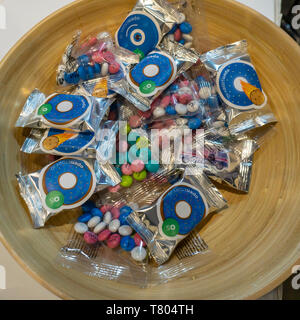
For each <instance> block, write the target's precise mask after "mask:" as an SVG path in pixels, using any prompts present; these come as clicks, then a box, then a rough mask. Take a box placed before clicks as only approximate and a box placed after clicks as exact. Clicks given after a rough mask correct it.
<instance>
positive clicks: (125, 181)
mask: <svg viewBox="0 0 300 320" xmlns="http://www.w3.org/2000/svg"><path fill="white" fill-rule="evenodd" d="M132 183H133V179H132V177H131V176H122V182H121V183H120V185H121V186H122V187H125V188H128V187H130V186H131V185H132Z"/></svg>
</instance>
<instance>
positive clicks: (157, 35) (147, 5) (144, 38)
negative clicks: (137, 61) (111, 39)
mask: <svg viewBox="0 0 300 320" xmlns="http://www.w3.org/2000/svg"><path fill="white" fill-rule="evenodd" d="M183 21H184V16H183V15H182V14H181V13H179V12H178V11H177V10H175V8H173V7H172V6H171V5H170V4H169V3H168V1H165V0H150V1H149V0H147V1H146V0H138V1H137V3H136V5H135V7H134V8H133V9H132V11H131V12H130V14H129V15H128V16H127V18H126V19H125V21H124V22H123V23H122V25H121V26H120V28H119V29H118V31H117V32H116V35H115V40H116V44H117V45H118V46H120V47H123V48H125V49H128V50H130V51H132V52H135V53H136V54H138V55H139V56H140V58H141V59H143V58H144V57H145V56H146V55H147V54H148V53H150V52H151V51H153V50H154V49H155V48H156V47H157V45H158V44H159V43H160V42H161V39H162V38H163V36H164V35H165V34H167V33H168V32H169V31H171V30H172V28H173V27H174V25H175V24H177V23H180V22H183Z"/></svg>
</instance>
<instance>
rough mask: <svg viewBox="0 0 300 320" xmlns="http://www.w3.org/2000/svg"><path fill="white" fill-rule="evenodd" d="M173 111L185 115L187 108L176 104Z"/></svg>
mask: <svg viewBox="0 0 300 320" xmlns="http://www.w3.org/2000/svg"><path fill="white" fill-rule="evenodd" d="M175 110H176V112H177V113H178V114H180V115H185V114H186V113H187V107H186V106H185V105H184V104H181V103H177V104H176V106H175Z"/></svg>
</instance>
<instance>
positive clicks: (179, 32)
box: [174, 28, 182, 41]
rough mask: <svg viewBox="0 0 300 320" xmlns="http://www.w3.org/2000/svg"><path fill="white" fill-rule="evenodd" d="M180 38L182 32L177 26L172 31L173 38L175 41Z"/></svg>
mask: <svg viewBox="0 0 300 320" xmlns="http://www.w3.org/2000/svg"><path fill="white" fill-rule="evenodd" d="M181 38H182V34H181V31H180V29H179V28H178V29H177V30H176V31H175V32H174V39H175V41H179V40H181Z"/></svg>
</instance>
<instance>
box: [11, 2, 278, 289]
mask: <svg viewBox="0 0 300 320" xmlns="http://www.w3.org/2000/svg"><path fill="white" fill-rule="evenodd" d="M198 3H199V1H198ZM193 5H194V1H188V2H185V1H181V2H180V3H175V4H174V3H173V4H170V3H168V2H167V1H166V0H147V1H146V0H138V2H137V3H136V5H135V7H134V8H133V9H132V11H131V12H130V13H129V14H128V16H127V17H126V18H125V20H124V22H123V23H122V24H121V26H120V27H119V28H118V30H117V31H116V33H115V35H114V38H112V36H111V35H110V34H109V33H107V32H105V31H103V30H99V33H96V34H94V35H89V36H88V37H86V38H84V39H82V37H81V31H76V32H75V33H74V36H73V38H72V39H71V40H70V43H69V45H68V46H67V48H66V50H65V52H64V54H63V56H62V60H61V63H60V65H59V66H58V68H57V91H56V92H55V93H50V95H49V93H47V95H46V94H45V93H43V92H41V91H39V90H38V89H35V90H34V91H33V92H32V93H31V94H30V96H29V97H28V99H27V101H26V103H25V105H24V107H23V109H22V111H21V114H20V116H19V118H18V120H17V123H16V127H24V128H25V127H27V128H31V131H30V133H29V135H28V136H27V138H26V140H25V142H24V144H23V146H22V147H21V151H22V152H23V153H26V154H44V155H45V156H46V155H47V156H48V157H49V156H50V157H51V159H52V162H51V163H49V164H48V165H46V166H45V167H44V168H42V169H40V170H39V171H38V172H33V173H29V174H28V173H26V174H24V173H19V174H17V180H18V184H19V188H20V192H21V195H22V197H23V199H24V201H25V202H26V204H27V206H28V210H29V212H30V215H31V218H32V221H33V225H34V227H35V228H41V227H44V226H46V227H47V222H48V220H49V219H50V218H51V217H53V216H54V215H57V214H58V213H60V215H63V214H64V213H63V212H62V211H65V210H69V209H74V208H78V209H79V210H77V211H75V213H76V214H77V218H76V219H77V222H76V223H75V224H74V226H72V230H71V232H70V235H69V239H68V242H67V243H66V245H65V246H63V247H62V248H61V249H60V250H59V254H58V257H57V263H58V264H60V265H61V266H64V267H67V268H74V269H78V270H80V271H82V272H84V273H87V274H89V275H91V276H95V277H99V278H104V279H115V280H118V281H123V282H128V283H131V284H137V285H139V286H148V285H155V284H158V283H161V282H165V281H169V280H170V279H173V278H176V277H179V276H181V275H182V274H184V273H186V272H188V271H190V270H192V269H194V268H196V267H199V266H200V265H202V264H205V263H208V261H210V259H213V257H214V253H213V252H212V251H211V250H210V249H209V248H208V246H207V244H206V243H205V241H204V240H203V239H202V238H201V237H200V236H199V224H200V225H201V222H203V220H204V219H205V218H206V217H207V216H208V215H210V214H212V213H217V212H220V211H221V210H222V209H224V208H226V207H227V206H228V205H229V206H230V204H228V203H227V201H226V200H225V199H224V197H223V196H222V194H221V193H220V192H219V191H218V189H217V187H216V185H215V182H217V185H218V184H220V183H225V184H226V185H227V187H229V188H231V189H232V191H233V192H234V191H235V190H238V191H239V192H244V193H247V192H248V191H249V187H250V180H251V173H252V161H253V155H254V153H255V151H256V150H257V149H258V148H259V147H260V146H261V145H262V143H263V141H264V140H265V136H266V135H265V133H266V132H267V131H268V130H269V129H270V125H272V124H274V123H276V119H275V117H274V115H273V113H272V111H271V109H270V105H269V102H268V97H267V94H266V93H265V92H264V91H263V89H262V86H261V82H260V80H259V77H258V74H257V72H256V69H255V67H254V65H253V64H252V63H251V58H250V55H249V53H248V50H247V41H246V40H241V41H238V42H235V43H232V44H228V45H225V46H222V47H220V48H217V49H214V50H211V51H208V52H206V53H203V51H202V52H198V51H197V50H196V49H195V47H198V48H199V45H198V44H197V39H195V36H194V37H193V34H194V30H193V26H192V23H191V21H193V20H195V15H197V14H198V13H197V11H196V12H195V10H193V7H191V6H193ZM192 13H193V15H194V16H192ZM198 20H199V18H198ZM189 21H190V22H189ZM196 21H197V20H196ZM198 23H199V21H198ZM198 32H199V30H198ZM198 40H199V39H198ZM266 128H268V130H266ZM68 223H69V221H68Z"/></svg>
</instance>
